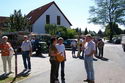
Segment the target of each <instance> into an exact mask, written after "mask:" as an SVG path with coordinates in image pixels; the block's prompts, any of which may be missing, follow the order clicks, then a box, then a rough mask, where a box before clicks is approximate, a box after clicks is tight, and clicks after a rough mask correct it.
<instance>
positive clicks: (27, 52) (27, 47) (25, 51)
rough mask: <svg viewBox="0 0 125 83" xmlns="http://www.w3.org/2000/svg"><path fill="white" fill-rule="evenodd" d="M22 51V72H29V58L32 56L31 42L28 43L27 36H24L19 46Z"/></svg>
mask: <svg viewBox="0 0 125 83" xmlns="http://www.w3.org/2000/svg"><path fill="white" fill-rule="evenodd" d="M21 50H22V58H23V64H24V68H25V69H24V70H25V71H26V70H28V71H31V62H30V56H31V54H32V44H31V41H29V39H28V36H24V41H23V42H22V45H21Z"/></svg>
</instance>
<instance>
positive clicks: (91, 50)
mask: <svg viewBox="0 0 125 83" xmlns="http://www.w3.org/2000/svg"><path fill="white" fill-rule="evenodd" d="M84 46H85V50H84V53H85V60H84V63H85V69H86V73H87V79H86V80H84V81H86V82H88V83H94V69H93V55H94V54H95V51H96V48H95V43H94V42H93V41H92V36H91V35H90V34H88V35H86V43H85V45H84Z"/></svg>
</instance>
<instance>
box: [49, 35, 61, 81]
mask: <svg viewBox="0 0 125 83" xmlns="http://www.w3.org/2000/svg"><path fill="white" fill-rule="evenodd" d="M56 44H57V39H56V38H55V37H54V38H51V45H50V48H49V55H50V64H51V72H50V83H59V80H58V70H59V62H58V61H57V60H56V56H57V54H58V51H57V48H56Z"/></svg>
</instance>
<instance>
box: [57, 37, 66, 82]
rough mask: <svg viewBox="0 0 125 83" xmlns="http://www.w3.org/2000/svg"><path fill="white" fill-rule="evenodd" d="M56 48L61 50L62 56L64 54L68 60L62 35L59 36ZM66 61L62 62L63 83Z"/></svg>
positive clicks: (63, 80)
mask: <svg viewBox="0 0 125 83" xmlns="http://www.w3.org/2000/svg"><path fill="white" fill-rule="evenodd" d="M56 48H57V50H58V51H59V52H61V53H62V56H64V58H65V61H66V53H65V45H64V44H63V38H62V37H59V38H58V44H57V45H56ZM65 61H63V62H61V80H62V83H65V73H64V68H65ZM57 77H58V76H57Z"/></svg>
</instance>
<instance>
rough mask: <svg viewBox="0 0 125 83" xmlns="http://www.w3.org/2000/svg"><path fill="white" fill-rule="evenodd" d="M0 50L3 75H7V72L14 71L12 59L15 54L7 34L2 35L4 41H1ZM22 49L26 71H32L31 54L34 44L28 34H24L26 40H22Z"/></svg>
mask: <svg viewBox="0 0 125 83" xmlns="http://www.w3.org/2000/svg"><path fill="white" fill-rule="evenodd" d="M0 50H1V58H2V62H3V71H4V74H3V75H4V76H7V74H11V73H13V72H12V65H11V60H12V57H13V55H14V54H15V52H14V49H13V47H12V45H11V43H10V42H8V37H7V36H3V37H2V41H1V42H0ZM21 50H22V59H23V64H24V71H28V72H30V71H31V61H30V56H31V55H32V45H31V42H30V40H29V39H28V36H24V41H23V42H22V45H21ZM7 63H8V69H9V72H7Z"/></svg>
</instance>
